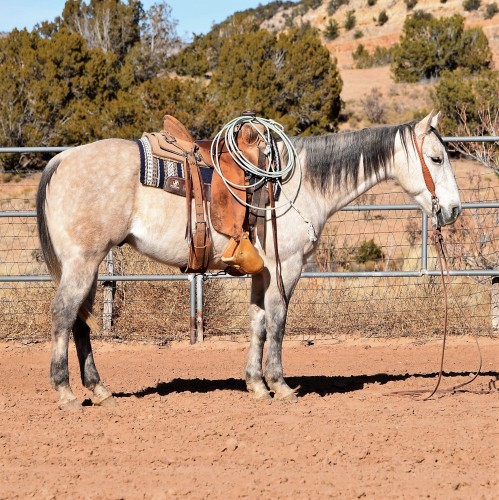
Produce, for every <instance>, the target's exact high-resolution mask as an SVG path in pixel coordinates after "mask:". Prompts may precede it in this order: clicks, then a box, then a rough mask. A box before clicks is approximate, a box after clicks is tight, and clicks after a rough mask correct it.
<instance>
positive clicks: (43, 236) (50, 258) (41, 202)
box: [36, 154, 62, 284]
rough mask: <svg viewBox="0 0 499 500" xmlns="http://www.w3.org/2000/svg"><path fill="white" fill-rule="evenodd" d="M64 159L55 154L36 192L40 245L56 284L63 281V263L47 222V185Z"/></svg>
mask: <svg viewBox="0 0 499 500" xmlns="http://www.w3.org/2000/svg"><path fill="white" fill-rule="evenodd" d="M61 161H62V155H61V154H58V155H57V156H54V158H52V159H51V160H50V161H49V162H48V163H47V166H46V167H45V169H44V170H43V173H42V178H41V179H40V184H39V185H38V192H37V193H36V222H37V225H38V237H39V238H40V246H41V250H42V254H43V259H44V260H45V264H46V265H47V269H48V270H49V273H50V274H51V275H52V277H53V278H54V281H55V282H56V284H59V282H60V281H61V274H62V270H61V263H60V262H59V258H58V257H57V255H56V253H55V250H54V246H53V244H52V238H51V237H50V232H49V228H48V224H47V214H46V210H45V205H46V202H47V186H48V185H49V182H50V180H51V179H52V176H53V175H54V174H55V171H56V170H57V167H58V166H59V164H60V163H61Z"/></svg>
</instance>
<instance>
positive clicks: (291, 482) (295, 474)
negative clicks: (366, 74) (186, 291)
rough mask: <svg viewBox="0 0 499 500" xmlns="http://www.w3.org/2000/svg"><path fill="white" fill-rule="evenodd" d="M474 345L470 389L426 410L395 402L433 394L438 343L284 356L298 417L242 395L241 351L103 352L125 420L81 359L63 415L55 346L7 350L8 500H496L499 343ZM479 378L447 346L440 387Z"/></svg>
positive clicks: (361, 342)
mask: <svg viewBox="0 0 499 500" xmlns="http://www.w3.org/2000/svg"><path fill="white" fill-rule="evenodd" d="M480 344H481V347H482V354H483V368H482V370H483V372H484V374H483V375H482V376H480V377H479V379H478V380H477V381H475V382H474V383H473V384H472V386H471V387H470V389H469V390H466V391H463V392H458V393H453V394H449V393H446V394H440V395H439V397H438V398H435V399H433V400H430V401H423V400H422V399H421V398H414V397H410V396H404V395H399V394H393V392H394V391H404V390H410V389H426V388H432V387H433V386H434V383H435V372H436V367H437V366H438V358H439V352H440V344H439V342H437V341H434V342H433V341H432V342H424V343H423V342H416V341H414V340H412V341H411V340H408V339H400V340H394V339H391V340H383V339H367V340H366V339H356V340H351V339H349V340H346V339H345V340H342V341H338V342H337V343H336V344H333V343H329V344H328V343H325V342H321V343H318V344H315V345H312V346H305V345H303V344H300V343H298V342H292V341H287V342H285V346H284V362H285V369H286V373H287V375H288V381H289V382H290V383H291V385H293V386H298V385H299V386H301V388H300V391H299V393H300V395H301V397H300V398H299V400H298V401H297V402H294V403H290V402H283V401H277V400H271V401H266V402H265V401H254V400H252V399H251V398H250V397H249V395H248V394H247V393H246V392H245V389H244V383H243V378H242V373H243V369H244V364H245V352H246V345H245V343H242V342H241V343H237V342H228V341H227V342H224V341H208V342H206V343H205V344H203V345H197V346H189V345H187V344H175V345H171V346H169V347H165V348H159V347H156V346H152V345H140V344H112V343H96V344H95V353H96V360H97V365H98V367H99V370H100V373H101V375H102V377H103V379H104V380H105V382H106V383H107V384H108V385H109V386H110V388H112V390H113V391H114V392H115V395H116V400H117V404H116V406H115V407H114V408H110V409H109V408H98V407H93V406H90V405H89V400H88V399H87V398H88V397H89V394H88V393H86V392H85V391H84V389H82V388H81V386H80V384H79V381H78V378H77V377H78V369H77V366H76V356H75V354H74V352H73V351H74V349H73V348H72V349H71V358H70V363H71V370H72V372H71V377H72V380H73V382H72V383H73V388H74V389H75V393H76V394H77V395H78V397H80V398H81V400H82V401H83V402H84V406H83V408H82V409H81V410H76V411H72V412H65V411H60V410H58V409H57V406H56V401H57V395H56V393H55V392H54V391H53V390H52V389H51V388H50V386H49V382H48V376H47V374H48V362H49V344H36V345H28V346H25V345H24V346H23V345H21V344H18V343H0V498H2V499H3V498H9V499H10V498H41V499H49V498H50V499H51V498H105V499H119V498H132V499H134V498H154V499H160V498H179V497H184V498H242V497H247V498H326V497H327V498H363V497H365V498H380V499H389V498H446V499H448V498H463V499H464V498H466V499H469V498H473V499H474V498H487V499H488V498H490V499H492V498H497V491H498V485H497V483H498V475H497V471H498V470H499V469H498V466H499V435H498V430H499V426H498V416H499V412H498V408H499V393H497V392H490V391H489V390H488V389H489V381H490V380H491V379H492V378H493V377H494V376H495V374H496V373H497V368H498V361H499V341H497V340H494V339H489V338H482V339H481V340H480ZM71 347H72V346H71ZM476 365H477V352H476V349H475V345H474V343H473V340H472V339H470V338H456V337H451V338H450V340H449V348H448V351H447V354H446V370H447V372H449V373H448V375H447V377H446V378H445V380H444V382H443V386H444V387H450V386H452V385H455V384H456V383H459V382H461V381H463V380H465V379H466V377H467V375H468V373H469V372H470V371H473V370H474V369H475V368H476ZM482 391H483V392H482ZM494 491H495V493H494Z"/></svg>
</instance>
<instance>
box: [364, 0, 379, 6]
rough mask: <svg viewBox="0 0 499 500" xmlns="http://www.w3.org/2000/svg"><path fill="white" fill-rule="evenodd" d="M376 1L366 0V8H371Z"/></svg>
mask: <svg viewBox="0 0 499 500" xmlns="http://www.w3.org/2000/svg"><path fill="white" fill-rule="evenodd" d="M377 1H378V0H367V6H368V7H372V6H373V5H376V2H377Z"/></svg>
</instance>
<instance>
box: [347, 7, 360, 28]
mask: <svg viewBox="0 0 499 500" xmlns="http://www.w3.org/2000/svg"><path fill="white" fill-rule="evenodd" d="M356 24H357V19H356V17H355V10H349V11H348V12H347V17H346V19H345V29H346V30H347V31H350V30H351V29H353V28H354V27H355V25H356Z"/></svg>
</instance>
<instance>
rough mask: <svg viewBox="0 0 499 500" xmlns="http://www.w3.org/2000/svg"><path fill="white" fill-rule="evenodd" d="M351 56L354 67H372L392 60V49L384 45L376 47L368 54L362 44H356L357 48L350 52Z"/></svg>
mask: <svg viewBox="0 0 499 500" xmlns="http://www.w3.org/2000/svg"><path fill="white" fill-rule="evenodd" d="M352 57H353V60H354V63H355V67H356V68H358V69H362V68H373V67H375V66H384V65H385V64H389V63H390V62H391V60H392V49H389V48H384V47H376V48H375V49H374V52H373V53H372V54H370V53H369V52H368V50H367V49H366V48H365V47H364V45H363V44H361V43H360V44H359V45H357V48H356V49H355V51H354V52H352Z"/></svg>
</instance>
